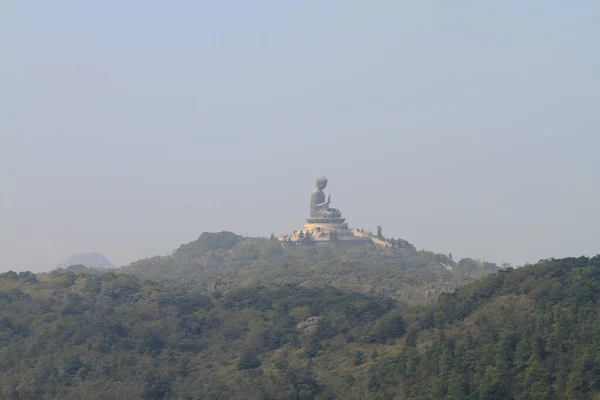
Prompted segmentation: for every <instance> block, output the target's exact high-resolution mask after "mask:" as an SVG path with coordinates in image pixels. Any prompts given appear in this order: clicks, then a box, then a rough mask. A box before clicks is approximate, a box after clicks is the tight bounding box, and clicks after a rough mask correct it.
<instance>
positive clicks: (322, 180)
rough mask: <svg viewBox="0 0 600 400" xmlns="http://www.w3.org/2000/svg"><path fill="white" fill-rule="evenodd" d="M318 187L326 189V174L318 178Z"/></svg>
mask: <svg viewBox="0 0 600 400" xmlns="http://www.w3.org/2000/svg"><path fill="white" fill-rule="evenodd" d="M317 187H318V188H319V190H323V189H325V188H326V187H327V178H325V177H324V176H321V177H320V178H317Z"/></svg>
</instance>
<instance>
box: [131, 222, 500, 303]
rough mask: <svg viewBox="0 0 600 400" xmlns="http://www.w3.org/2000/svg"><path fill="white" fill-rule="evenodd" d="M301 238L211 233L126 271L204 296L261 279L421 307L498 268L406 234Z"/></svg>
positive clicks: (260, 281) (253, 283) (266, 281)
mask: <svg viewBox="0 0 600 400" xmlns="http://www.w3.org/2000/svg"><path fill="white" fill-rule="evenodd" d="M300 235H301V236H300V241H299V242H298V243H287V242H280V241H278V240H273V239H268V238H264V239H263V238H243V237H241V236H238V235H235V234H233V233H230V232H221V233H206V232H205V233H203V234H202V235H200V237H199V238H198V240H196V241H194V242H191V243H188V244H185V245H182V246H180V247H179V248H178V249H177V250H176V251H175V252H174V253H173V254H172V255H169V256H165V257H152V258H149V259H145V260H140V261H137V262H135V263H133V264H131V265H129V266H127V267H125V268H123V269H121V270H119V272H121V273H128V274H132V275H135V276H137V277H139V278H141V279H152V280H155V281H169V282H176V283H177V284H178V285H184V286H186V287H187V288H188V289H190V290H194V291H202V292H204V293H206V292H211V293H217V292H218V293H220V294H224V293H226V292H228V291H230V290H235V289H237V288H238V287H240V286H242V287H255V286H256V285H258V284H286V283H294V284H302V285H304V286H323V285H331V286H335V287H337V288H339V289H341V290H344V291H348V292H361V293H366V294H369V293H374V292H377V293H379V294H381V295H385V296H389V297H391V298H393V299H395V300H398V301H400V302H402V303H404V304H410V305H413V304H428V303H432V302H434V301H435V300H436V299H437V296H438V295H439V294H440V293H442V292H452V291H454V290H455V289H456V288H458V287H460V286H462V285H464V284H466V283H469V282H472V281H473V280H474V279H475V278H478V277H482V276H485V275H487V274H489V273H491V272H494V271H495V269H494V268H495V267H494V266H493V265H492V264H490V265H491V266H492V267H490V268H491V269H484V268H483V267H482V266H480V265H479V263H476V262H473V261H472V260H471V261H469V262H472V265H471V267H472V268H471V267H469V268H465V269H464V270H463V269H460V268H459V266H458V264H456V263H455V262H454V261H452V260H451V259H449V258H448V257H447V256H446V255H443V254H435V253H432V252H428V251H417V250H416V249H415V248H414V246H413V245H411V244H410V243H408V242H406V241H405V240H401V239H385V238H384V239H383V240H385V241H387V242H388V243H390V244H392V246H389V247H385V248H383V247H381V246H377V245H374V244H372V243H369V244H365V245H361V246H351V247H348V246H346V245H344V244H342V243H340V242H339V240H337V238H336V235H335V234H334V235H333V236H332V237H330V242H325V243H314V241H313V239H312V237H311V236H310V235H307V234H306V233H305V232H300ZM469 262H467V261H461V263H463V264H464V263H469ZM220 294H219V295H220Z"/></svg>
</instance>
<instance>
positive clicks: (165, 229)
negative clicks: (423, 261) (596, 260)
mask: <svg viewBox="0 0 600 400" xmlns="http://www.w3.org/2000/svg"><path fill="white" fill-rule="evenodd" d="M599 46H600V2H598V1H597V0H589V1H583V0H580V1H569V2H567V1H562V0H561V1H548V0H544V1H541V0H540V1H520V0H513V1H502V2H491V1H482V0H473V1H447V0H440V1H412V2H406V1H399V0H390V1H349V0H344V1H341V0H340V1H306V0H303V1H281V0H278V1H178V2H165V1H160V2H159V1H147V0H145V1H133V0H129V1H96V2H89V1H88V2H83V1H79V0H73V1H59V0H55V1H16V0H14V1H10V0H9V1H3V2H2V4H1V5H0V60H1V61H0V184H1V186H0V187H1V189H0V246H1V247H0V271H2V270H8V269H13V270H33V271H41V270H47V269H49V268H52V267H54V266H55V265H56V264H58V263H59V262H61V261H62V260H63V259H65V258H66V257H68V256H69V255H71V254H73V253H80V252H88V251H100V252H102V253H104V254H105V255H106V256H107V257H108V258H109V259H110V260H112V261H113V263H115V264H117V265H122V264H126V263H128V262H131V261H133V260H135V259H138V258H142V257H148V256H152V255H157V254H166V253H168V252H169V251H171V250H173V249H175V248H176V247H178V246H179V245H180V244H181V243H186V242H189V241H191V240H194V239H195V238H197V236H198V235H199V234H200V233H202V232H203V231H221V230H231V231H234V232H237V233H240V234H248V235H259V236H268V235H270V234H271V232H274V233H276V234H284V233H289V232H292V231H293V230H295V229H299V228H300V227H301V226H302V224H303V223H304V219H305V218H307V214H308V200H309V195H310V191H311V190H312V187H313V186H314V180H315V178H316V177H318V176H320V175H326V176H327V177H328V178H329V187H328V189H327V191H328V194H331V198H332V206H333V207H336V208H340V209H341V210H342V211H343V213H344V216H345V217H346V218H347V221H348V222H349V223H350V225H351V226H352V227H359V228H365V229H372V230H375V227H376V226H377V225H378V224H380V225H382V226H383V230H384V234H385V235H386V236H390V237H396V238H397V237H400V238H403V239H406V240H408V241H410V242H411V243H413V244H414V245H415V246H417V248H423V249H429V250H433V251H436V252H443V253H448V252H452V253H453V254H454V256H455V258H459V257H466V256H471V257H479V256H484V257H485V258H486V259H488V260H490V261H494V262H497V263H501V262H511V263H513V264H521V263H525V262H535V261H537V260H538V259H541V258H548V257H563V256H579V255H582V254H586V255H594V254H597V253H600V185H599V179H598V178H599V176H600V72H599V71H600V51H599V49H600V47H599Z"/></svg>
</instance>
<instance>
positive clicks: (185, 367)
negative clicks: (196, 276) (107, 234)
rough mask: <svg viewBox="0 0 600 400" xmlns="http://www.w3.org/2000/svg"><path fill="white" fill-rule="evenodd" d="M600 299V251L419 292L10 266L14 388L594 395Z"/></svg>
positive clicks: (380, 395) (139, 393) (2, 305)
mask: <svg viewBox="0 0 600 400" xmlns="http://www.w3.org/2000/svg"><path fill="white" fill-rule="evenodd" d="M345 273H347V272H345ZM232 286H233V285H232ZM599 297H600V256H597V257H594V258H591V259H589V258H586V257H580V258H568V259H562V260H546V261H542V262H540V263H538V264H536V265H533V266H527V267H523V268H519V269H515V270H513V269H507V270H500V271H498V272H496V273H492V274H489V275H488V276H487V277H485V278H482V279H480V280H478V281H475V282H473V283H471V284H468V285H466V286H464V287H462V288H460V289H457V290H455V291H454V292H452V293H443V294H441V295H440V296H439V299H438V300H437V301H435V302H433V303H432V304H427V305H413V306H407V305H405V304H403V303H402V302H400V301H398V300H395V299H393V298H391V297H390V296H386V295H384V294H377V293H359V292H357V291H348V290H342V289H340V288H336V287H333V286H332V285H330V284H329V282H323V284H322V285H321V286H317V285H316V284H313V285H308V286H303V285H302V284H301V283H298V282H287V283H277V282H273V281H269V282H264V283H255V284H253V285H248V286H246V287H244V286H238V287H229V288H228V289H227V290H214V288H213V289H212V290H209V291H202V290H198V289H197V288H194V289H192V288H190V287H187V286H186V285H182V284H181V283H180V282H177V281H176V282H171V281H163V282H158V281H151V280H143V279H140V278H137V277H134V276H132V275H128V274H119V273H114V272H111V273H104V274H92V273H89V272H86V271H85V270H83V269H79V270H78V271H76V272H74V271H64V270H59V271H56V272H53V273H50V274H46V275H34V274H31V273H19V274H17V273H13V272H9V273H4V274H1V275H0V397H1V398H6V399H46V398H60V399H88V398H97V399H440V398H447V399H594V398H599V396H600V323H599V322H598V316H597V313H598V300H599Z"/></svg>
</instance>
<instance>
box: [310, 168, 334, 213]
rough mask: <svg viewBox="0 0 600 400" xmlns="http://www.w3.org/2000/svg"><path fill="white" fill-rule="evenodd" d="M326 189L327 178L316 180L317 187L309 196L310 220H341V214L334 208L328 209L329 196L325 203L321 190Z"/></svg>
mask: <svg viewBox="0 0 600 400" xmlns="http://www.w3.org/2000/svg"><path fill="white" fill-rule="evenodd" d="M326 187H327V178H325V177H324V176H322V177H320V178H317V186H316V187H315V188H314V190H313V191H312V193H311V195H310V217H311V218H341V216H342V213H341V212H340V210H338V209H336V208H330V207H329V202H330V201H331V196H328V197H327V201H325V193H324V192H323V189H325V188H326Z"/></svg>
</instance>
